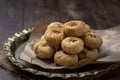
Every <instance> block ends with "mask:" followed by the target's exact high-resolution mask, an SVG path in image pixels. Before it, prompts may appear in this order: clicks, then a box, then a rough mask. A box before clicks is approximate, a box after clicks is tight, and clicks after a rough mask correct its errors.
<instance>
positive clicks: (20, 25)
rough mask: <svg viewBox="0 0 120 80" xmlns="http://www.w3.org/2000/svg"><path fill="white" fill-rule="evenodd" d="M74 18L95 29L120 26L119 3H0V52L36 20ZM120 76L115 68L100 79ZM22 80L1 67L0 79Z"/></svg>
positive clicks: (77, 0) (3, 0) (112, 79)
mask: <svg viewBox="0 0 120 80" xmlns="http://www.w3.org/2000/svg"><path fill="white" fill-rule="evenodd" d="M73 19H80V20H83V21H85V22H86V23H88V24H89V25H91V27H92V28H94V29H106V28H109V27H113V26H116V25H119V24H120V0H0V49H2V46H3V43H4V41H5V40H6V39H7V37H9V36H11V35H13V34H14V33H15V32H17V31H21V30H22V29H24V28H28V27H32V26H34V23H35V22H36V20H41V21H42V22H45V23H47V24H49V23H51V22H53V21H60V22H66V21H69V20H73ZM119 75H120V70H119V69H118V70H114V71H112V72H110V73H108V74H106V75H105V76H103V77H101V79H103V80H106V79H107V80H120V76H119ZM23 79H24V78H22V77H21V76H19V75H16V74H14V73H11V72H8V71H6V70H4V69H2V68H0V80H23ZM39 79H41V78H38V79H37V80H39ZM101 79H100V80H101ZM31 80H32V79H31Z"/></svg>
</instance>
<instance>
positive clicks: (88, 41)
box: [83, 32, 103, 49]
mask: <svg viewBox="0 0 120 80" xmlns="http://www.w3.org/2000/svg"><path fill="white" fill-rule="evenodd" d="M83 41H84V44H85V46H87V47H88V48H90V49H95V48H99V47H100V46H101V45H102V43H103V41H102V38H101V37H99V36H97V35H95V34H94V33H92V32H88V33H86V34H85V35H84V37H83Z"/></svg>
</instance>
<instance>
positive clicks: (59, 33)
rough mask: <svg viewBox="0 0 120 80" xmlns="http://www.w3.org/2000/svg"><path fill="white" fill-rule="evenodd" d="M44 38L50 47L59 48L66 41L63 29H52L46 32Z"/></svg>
mask: <svg viewBox="0 0 120 80" xmlns="http://www.w3.org/2000/svg"><path fill="white" fill-rule="evenodd" d="M44 37H45V40H46V41H47V43H48V44H49V45H50V46H53V47H59V46H60V44H61V42H62V40H63V39H64V32H63V29H61V28H50V29H47V30H46V32H45V34H44Z"/></svg>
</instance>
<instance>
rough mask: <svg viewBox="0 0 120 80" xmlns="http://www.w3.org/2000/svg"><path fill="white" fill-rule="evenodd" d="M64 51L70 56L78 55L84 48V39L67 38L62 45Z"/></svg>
mask: <svg viewBox="0 0 120 80" xmlns="http://www.w3.org/2000/svg"><path fill="white" fill-rule="evenodd" d="M61 47H62V50H63V51H65V52H66V53H68V54H77V53H79V52H81V51H82V50H83V48H84V43H83V41H82V39H80V38H76V37H67V38H65V39H63V41H62V44H61Z"/></svg>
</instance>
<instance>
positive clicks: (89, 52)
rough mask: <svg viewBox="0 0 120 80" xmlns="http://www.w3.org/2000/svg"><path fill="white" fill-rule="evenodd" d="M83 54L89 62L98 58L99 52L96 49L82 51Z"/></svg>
mask: <svg viewBox="0 0 120 80" xmlns="http://www.w3.org/2000/svg"><path fill="white" fill-rule="evenodd" d="M83 52H84V53H85V54H86V57H87V58H89V59H91V60H96V59H98V57H99V52H98V50H97V49H93V50H88V49H86V48H85V49H84V50H83Z"/></svg>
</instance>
